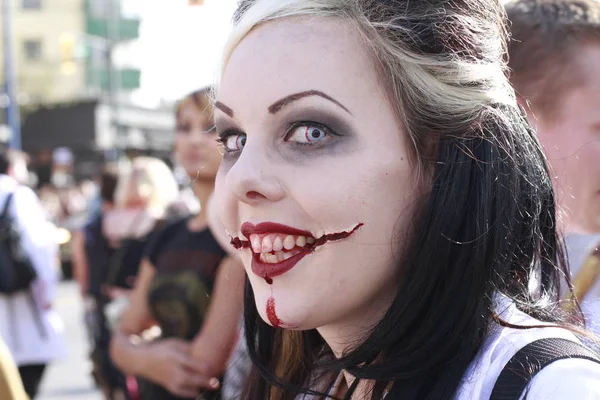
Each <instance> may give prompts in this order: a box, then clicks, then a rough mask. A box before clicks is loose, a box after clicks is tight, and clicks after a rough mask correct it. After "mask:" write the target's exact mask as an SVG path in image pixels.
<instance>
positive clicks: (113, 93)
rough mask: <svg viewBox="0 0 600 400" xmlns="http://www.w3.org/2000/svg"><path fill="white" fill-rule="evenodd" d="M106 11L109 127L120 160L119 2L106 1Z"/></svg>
mask: <svg viewBox="0 0 600 400" xmlns="http://www.w3.org/2000/svg"><path fill="white" fill-rule="evenodd" d="M108 4H109V6H108V8H109V9H108V10H107V19H108V21H107V28H108V29H107V33H108V35H107V39H108V40H107V41H106V43H107V48H106V61H107V65H106V69H107V74H108V104H109V108H110V115H111V116H110V121H111V123H110V125H111V128H112V129H113V132H114V134H115V144H116V147H117V149H116V150H117V157H118V158H119V159H120V158H121V157H122V156H123V150H124V149H122V148H121V147H122V143H121V142H122V141H123V138H122V136H123V135H122V134H121V126H120V123H119V92H120V76H119V71H118V69H117V68H115V61H114V52H115V48H116V47H117V44H118V43H119V37H120V32H119V31H120V26H119V20H120V18H121V0H112V1H110V0H109V1H108Z"/></svg>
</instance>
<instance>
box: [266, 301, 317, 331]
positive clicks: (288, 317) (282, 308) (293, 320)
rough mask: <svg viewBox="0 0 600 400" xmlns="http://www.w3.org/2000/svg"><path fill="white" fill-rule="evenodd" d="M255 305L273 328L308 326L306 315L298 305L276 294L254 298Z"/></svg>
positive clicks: (296, 328)
mask: <svg viewBox="0 0 600 400" xmlns="http://www.w3.org/2000/svg"><path fill="white" fill-rule="evenodd" d="M256 307H257V309H258V313H259V315H260V317H261V318H262V319H263V321H265V322H266V323H267V324H269V325H271V326H272V327H274V328H285V329H295V330H307V329H312V328H314V327H312V326H310V324H309V323H308V322H309V321H308V320H307V315H304V313H303V312H302V308H301V307H298V305H294V304H293V303H290V302H287V301H285V299H284V298H281V297H279V298H278V297H277V296H266V297H265V298H264V299H263V298H260V299H259V298H257V299H256Z"/></svg>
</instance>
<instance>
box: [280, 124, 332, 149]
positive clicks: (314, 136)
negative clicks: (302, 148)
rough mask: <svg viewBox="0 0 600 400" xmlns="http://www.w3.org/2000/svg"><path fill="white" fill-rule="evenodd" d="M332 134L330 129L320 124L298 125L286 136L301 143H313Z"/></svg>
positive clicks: (287, 139) (288, 139) (291, 140)
mask: <svg viewBox="0 0 600 400" xmlns="http://www.w3.org/2000/svg"><path fill="white" fill-rule="evenodd" d="M329 134H330V132H329V130H328V129H327V128H325V127H324V126H319V125H310V124H304V125H297V126H295V127H294V128H292V129H291V130H290V131H289V133H288V134H287V136H286V141H288V142H296V143H299V144H312V143H316V142H319V141H321V140H323V139H325V138H326V137H327V136H328V135H329Z"/></svg>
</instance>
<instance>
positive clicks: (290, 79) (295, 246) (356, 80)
mask: <svg viewBox="0 0 600 400" xmlns="http://www.w3.org/2000/svg"><path fill="white" fill-rule="evenodd" d="M216 108H217V110H216V124H217V131H218V133H219V134H220V135H221V136H222V140H223V142H224V143H223V146H224V148H225V150H226V152H225V155H224V158H223V162H222V164H221V167H220V169H219V173H218V175H217V184H216V194H215V196H216V199H215V206H217V207H219V212H220V215H221V218H222V220H223V222H224V225H225V228H226V229H227V230H228V232H229V233H230V234H231V236H232V237H233V239H234V242H236V241H238V245H241V246H242V248H241V249H240V250H239V251H240V253H241V257H242V260H243V263H244V266H245V269H246V272H247V274H248V276H249V279H250V283H251V284H252V288H253V291H254V295H255V299H256V306H257V308H258V310H259V312H260V314H261V317H262V318H263V319H264V320H265V321H266V322H267V323H270V324H271V325H275V326H281V327H288V328H294V329H301V330H305V329H313V328H318V330H319V332H320V333H321V334H322V336H323V337H324V338H325V340H326V341H327V342H328V343H329V345H330V346H331V347H332V349H333V350H334V352H337V351H340V352H341V351H342V350H343V349H344V347H345V346H347V345H348V344H350V343H351V342H352V341H353V340H356V339H357V338H359V337H360V336H361V335H363V334H364V333H365V332H366V329H369V328H371V327H372V326H373V325H374V324H375V323H376V322H377V321H378V320H379V319H380V318H381V317H382V316H383V313H384V312H385V311H386V309H387V307H388V305H389V303H390V301H391V299H392V298H393V296H394V295H395V293H396V290H397V282H398V275H399V273H400V271H399V267H398V262H397V259H398V255H399V253H400V250H401V243H402V241H403V235H404V232H405V230H406V227H407V221H408V219H409V218H410V217H411V216H412V213H413V208H414V207H415V199H416V197H417V194H418V193H417V192H419V190H418V186H417V185H416V184H415V176H414V168H413V167H412V166H411V164H410V162H409V152H410V150H409V149H410V147H409V146H410V144H409V143H410V142H409V140H408V138H407V136H406V134H405V133H404V132H403V129H402V127H401V125H400V124H399V123H398V121H397V118H396V117H395V114H394V112H393V110H392V107H391V105H390V103H389V101H388V99H387V97H386V96H385V93H384V90H383V88H382V87H381V85H380V83H379V80H378V77H377V76H376V73H375V68H374V65H373V63H372V61H371V58H370V56H369V55H368V54H367V52H366V50H365V49H364V47H363V45H362V44H361V43H360V41H359V40H358V39H357V36H356V35H355V34H354V32H352V30H351V29H350V28H349V26H346V25H345V24H344V23H341V22H340V21H332V20H326V19H317V18H314V19H310V20H303V19H287V20H282V21H277V22H271V23H268V24H265V25H263V26H260V27H259V28H257V29H255V30H253V31H252V32H251V33H250V34H249V35H248V36H247V37H246V38H244V39H243V41H242V42H241V43H240V44H239V45H238V47H237V48H236V49H235V50H234V52H233V54H232V56H231V58H230V60H229V62H228V64H227V65H226V67H225V70H224V74H223V77H222V81H221V86H220V90H219V94H218V98H217V105H216ZM242 232H243V233H244V234H245V236H244V235H243V234H242ZM265 238H266V239H265ZM279 249H282V251H280V252H279V253H278V252H277V251H275V250H279ZM307 249H308V250H307ZM271 250H273V251H271ZM286 251H287V253H288V254H287V255H286ZM302 251H304V253H303V254H301V257H299V256H298V254H300V253H298V252H302ZM290 253H291V254H294V257H299V258H300V259H299V260H298V261H297V262H295V263H294V265H293V266H292V268H291V269H286V268H284V270H285V271H284V272H281V270H278V266H277V263H279V264H282V263H285V260H284V259H285V257H289V256H290ZM261 257H262V258H261ZM277 257H280V258H279V259H278V258H277ZM257 259H258V260H259V261H260V262H258V263H257V262H256V260H257ZM279 260H284V261H283V262H281V263H280V262H279ZM263 261H265V262H266V263H263ZM269 262H270V263H272V264H271V265H273V263H275V266H274V267H272V266H269ZM288 264H289V263H288ZM265 265H266V266H265ZM288 266H289V265H288ZM263 267H264V268H263Z"/></svg>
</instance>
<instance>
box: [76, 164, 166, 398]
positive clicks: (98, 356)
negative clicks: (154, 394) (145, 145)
mask: <svg viewBox="0 0 600 400" xmlns="http://www.w3.org/2000/svg"><path fill="white" fill-rule="evenodd" d="M100 194H101V197H102V210H101V212H99V213H97V214H96V215H94V216H93V217H92V219H91V221H90V222H89V223H88V224H87V225H86V226H85V227H84V228H83V229H82V230H81V232H79V233H78V234H77V235H76V239H75V242H74V243H75V246H74V248H75V250H74V263H75V271H76V277H77V280H78V282H79V283H80V288H81V292H82V295H83V296H84V298H85V299H86V305H87V306H86V309H87V310H86V326H87V329H88V332H89V333H90V337H91V340H92V362H93V365H94V377H95V379H96V381H97V382H98V385H99V386H100V388H101V389H102V391H103V392H104V394H105V396H106V398H107V399H116V398H122V397H123V396H125V393H126V391H127V389H126V388H127V381H126V378H125V376H124V375H123V374H121V373H120V372H119V371H118V369H116V367H115V366H114V364H113V363H112V361H111V360H110V356H109V344H110V340H111V319H114V318H111V315H110V312H109V309H110V308H109V307H110V305H111V304H112V305H113V306H114V305H115V304H117V305H118V304H122V300H123V299H125V297H124V296H125V295H126V294H127V293H128V292H129V291H130V290H131V289H132V287H133V283H134V281H135V279H136V277H137V273H138V267H139V265H140V262H141V259H142V256H143V254H144V248H145V247H146V245H147V243H148V241H149V239H150V237H151V235H152V234H153V232H155V231H156V230H157V229H159V228H160V227H161V226H162V224H164V223H165V222H166V221H167V220H168V219H169V218H170V217H171V215H170V214H169V209H170V207H171V205H172V204H173V202H174V201H175V199H176V198H177V185H176V182H175V179H174V177H173V175H172V173H171V172H170V170H169V168H168V167H167V166H166V165H165V164H164V163H163V162H162V161H161V160H159V159H157V158H151V157H139V158H136V159H134V160H133V161H132V163H131V166H130V169H127V170H124V171H121V173H120V174H117V173H116V171H112V170H110V169H107V170H106V171H104V172H103V174H102V176H101V178H100ZM116 309H117V310H118V307H116Z"/></svg>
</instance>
